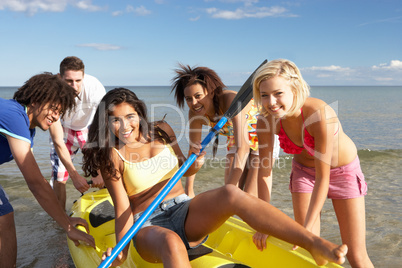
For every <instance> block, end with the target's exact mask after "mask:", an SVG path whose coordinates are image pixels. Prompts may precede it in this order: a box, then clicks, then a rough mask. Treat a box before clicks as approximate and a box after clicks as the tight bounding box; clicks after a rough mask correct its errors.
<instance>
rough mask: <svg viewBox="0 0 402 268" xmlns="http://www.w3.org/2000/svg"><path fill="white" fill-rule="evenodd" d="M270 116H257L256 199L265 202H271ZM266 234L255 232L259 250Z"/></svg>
mask: <svg viewBox="0 0 402 268" xmlns="http://www.w3.org/2000/svg"><path fill="white" fill-rule="evenodd" d="M273 120H274V119H273V118H272V117H271V116H267V117H264V116H259V117H258V121H257V137H258V155H259V158H260V161H259V169H258V197H259V198H260V199H262V200H264V201H266V202H268V203H269V202H270V201H271V191H272V167H273V161H274V159H273V148H274V142H275V141H274V139H275V135H274V130H273V126H274V122H273ZM267 238H268V235H267V234H263V233H260V232H256V233H255V234H254V235H253V242H254V244H255V245H256V247H257V248H258V249H259V250H263V249H265V248H266V247H267V243H266V241H267Z"/></svg>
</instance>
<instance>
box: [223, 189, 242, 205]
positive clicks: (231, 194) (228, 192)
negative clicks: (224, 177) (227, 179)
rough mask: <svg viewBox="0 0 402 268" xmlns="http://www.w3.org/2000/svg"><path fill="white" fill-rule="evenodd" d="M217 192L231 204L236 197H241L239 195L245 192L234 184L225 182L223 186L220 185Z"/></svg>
mask: <svg viewBox="0 0 402 268" xmlns="http://www.w3.org/2000/svg"><path fill="white" fill-rule="evenodd" d="M219 194H220V196H222V197H223V198H224V199H225V200H226V201H227V202H228V204H231V205H233V204H234V203H235V202H236V200H238V198H239V197H241V195H243V194H246V193H245V192H244V191H242V190H241V189H240V188H239V187H237V186H236V185H233V184H226V185H224V186H223V187H221V192H220V193H219Z"/></svg>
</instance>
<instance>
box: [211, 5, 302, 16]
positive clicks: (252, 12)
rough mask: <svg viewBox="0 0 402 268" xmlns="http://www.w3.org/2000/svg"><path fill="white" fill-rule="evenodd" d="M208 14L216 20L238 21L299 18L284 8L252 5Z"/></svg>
mask: <svg viewBox="0 0 402 268" xmlns="http://www.w3.org/2000/svg"><path fill="white" fill-rule="evenodd" d="M206 12H207V13H208V14H210V15H211V16H212V18H216V19H227V20H238V19H245V18H265V17H297V15H294V14H291V13H289V12H288V10H287V9H286V8H284V7H278V6H274V7H253V6H252V5H251V4H249V5H245V7H241V8H237V9H236V10H235V11H230V10H220V9H217V8H208V9H206Z"/></svg>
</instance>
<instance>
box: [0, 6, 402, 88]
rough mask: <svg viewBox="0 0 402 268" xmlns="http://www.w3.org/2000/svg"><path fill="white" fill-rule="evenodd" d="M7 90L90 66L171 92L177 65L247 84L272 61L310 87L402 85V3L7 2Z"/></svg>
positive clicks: (3, 74) (110, 78)
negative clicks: (71, 66)
mask: <svg viewBox="0 0 402 268" xmlns="http://www.w3.org/2000/svg"><path fill="white" fill-rule="evenodd" d="M0 36H1V41H0V86H20V85H21V84H22V83H23V82H24V81H26V80H27V79H28V78H29V77H31V76H32V75H35V74H37V73H40V72H43V71H49V72H53V73H57V72H58V66H59V63H60V61H61V60H62V59H63V58H64V57H65V56H71V55H75V56H78V57H80V58H81V59H83V60H84V63H85V65H86V72H87V73H89V74H92V75H94V76H96V77H98V78H99V80H100V81H101V82H102V83H103V84H104V85H106V86H129V85H139V86H141V85H170V84H171V79H172V77H173V76H174V69H175V68H176V67H177V64H178V63H179V62H180V63H183V64H188V65H190V66H195V65H197V66H207V67H210V68H212V69H214V70H215V71H217V73H218V74H219V75H220V76H221V77H222V79H223V81H224V83H225V84H227V85H241V84H243V82H244V81H245V80H246V79H247V77H248V75H249V74H250V72H252V71H253V70H254V69H255V68H256V67H257V66H258V65H259V64H260V63H261V62H262V61H263V60H264V59H266V58H267V59H268V60H270V59H271V60H272V59H276V58H286V59H289V60H292V61H294V62H295V63H296V64H297V65H298V67H299V68H300V69H301V71H302V74H303V76H304V78H305V80H306V81H307V82H308V83H309V84H310V85H313V86H314V85H397V86H400V85H402V1H400V0H380V1H376V0H366V1H361V0H345V1H344V0H300V1H297V0H296V1H286V0H285V1H276V0H273V1H258V0H204V1H184V0H182V1H174V0H155V1H152V0H149V1H145V0H142V1H141V0H120V1H117V0H110V1H104V0H35V1H30V0H0Z"/></svg>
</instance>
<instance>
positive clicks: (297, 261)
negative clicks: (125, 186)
mask: <svg viewBox="0 0 402 268" xmlns="http://www.w3.org/2000/svg"><path fill="white" fill-rule="evenodd" d="M112 204H113V202H112V200H111V198H110V195H109V193H108V192H107V189H102V190H99V191H96V192H92V193H87V194H85V195H83V196H82V197H81V198H80V199H79V200H77V201H76V202H75V203H74V204H73V206H72V209H71V211H72V213H71V216H72V217H80V218H83V219H85V220H86V221H87V222H88V224H89V231H90V232H89V233H90V234H91V235H92V236H93V237H94V238H95V243H96V250H95V249H93V248H91V247H89V246H86V245H80V246H78V247H76V246H75V245H74V243H73V242H72V241H71V240H69V239H67V241H68V246H69V249H70V254H71V256H72V259H73V261H74V264H75V265H76V267H78V268H91V267H98V265H99V264H100V263H101V256H102V253H103V252H105V251H106V249H107V248H108V247H113V246H115V245H116V240H115V234H114V210H113V205H112ZM83 229H84V228H81V230H83ZM254 233H255V231H254V230H253V229H252V228H251V227H250V226H249V225H247V224H246V223H245V222H243V221H241V220H239V219H236V218H234V217H231V218H229V219H228V220H227V221H226V222H225V224H223V225H222V226H221V227H220V228H219V229H218V230H216V231H215V232H213V233H211V234H210V235H209V237H208V240H207V241H206V243H205V244H204V245H203V246H201V247H199V248H197V249H194V250H190V251H189V252H188V253H189V258H190V263H191V266H192V267H208V268H209V267H211V268H213V267H220V268H230V267H236V268H246V267H253V268H259V267H261V268H266V267H298V268H309V267H317V265H316V264H315V261H314V260H313V259H312V257H311V255H310V254H309V253H308V252H307V251H306V250H304V249H303V248H298V249H297V250H292V247H293V245H291V244H289V243H287V242H284V241H282V240H280V239H277V238H275V237H272V236H270V237H268V239H267V248H266V249H265V250H263V251H259V250H258V249H257V248H256V246H255V245H254V243H253V240H252V237H253V234H254ZM120 267H155V268H157V267H159V268H160V267H163V264H160V263H158V264H155V263H149V262H147V261H145V260H143V259H142V258H141V257H140V256H139V255H138V253H137V251H136V250H135V248H134V246H133V245H132V242H130V250H129V254H128V257H127V260H126V261H125V262H124V264H123V265H122V266H120ZM324 267H341V266H339V265H337V264H333V263H329V264H328V265H326V266H324Z"/></svg>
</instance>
